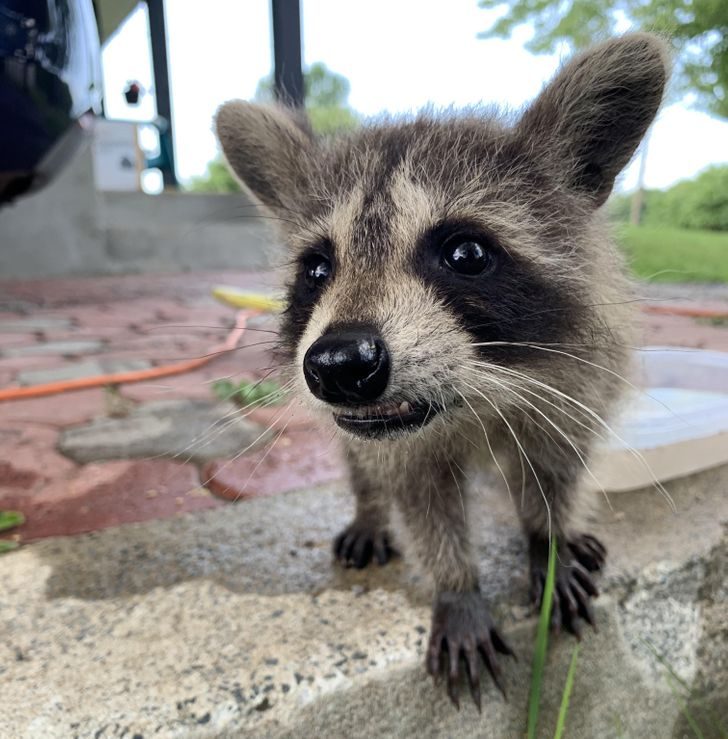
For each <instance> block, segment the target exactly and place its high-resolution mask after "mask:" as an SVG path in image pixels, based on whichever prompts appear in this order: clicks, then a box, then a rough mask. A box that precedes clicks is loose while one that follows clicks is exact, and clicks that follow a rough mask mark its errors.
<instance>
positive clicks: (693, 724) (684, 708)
mask: <svg viewBox="0 0 728 739" xmlns="http://www.w3.org/2000/svg"><path fill="white" fill-rule="evenodd" d="M665 679H666V680H667V684H668V685H669V686H670V690H671V691H672V694H673V695H674V696H675V700H676V701H677V702H678V703H679V704H680V712H681V713H682V715H683V716H684V717H685V720H686V721H687V722H688V724H689V726H690V728H691V729H692V730H693V734H695V737H696V739H705V736H704V734H703V732H702V731H701V730H700V727H699V726H698V724H697V721H695V719H694V718H693V715H692V713H690V709H689V708H688V703H687V701H686V700H685V698H683V697H682V695H680V691H679V690H678V689H677V686H676V685H675V681H674V680H673V679H672V677H670V675H669V674H668V675H666V676H665Z"/></svg>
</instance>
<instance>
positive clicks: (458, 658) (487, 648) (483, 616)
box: [426, 591, 513, 711]
mask: <svg viewBox="0 0 728 739" xmlns="http://www.w3.org/2000/svg"><path fill="white" fill-rule="evenodd" d="M496 651H498V652H501V653H503V654H512V653H513V652H512V650H511V649H510V647H509V646H508V645H507V644H506V642H505V641H504V640H503V639H502V638H501V636H500V635H499V634H498V633H497V632H496V630H495V628H494V627H493V623H492V621H491V619H490V616H489V615H488V611H487V609H486V607H485V603H484V601H483V599H482V596H481V595H480V593H479V592H477V591H470V592H466V593H452V592H451V593H441V594H440V595H439V596H438V599H437V601H436V602H435V607H434V610H433V616H432V631H431V634H430V642H429V646H428V650H427V658H426V664H427V671H428V672H429V673H430V674H431V675H433V676H437V675H440V674H443V673H445V674H446V676H447V693H448V696H449V697H450V700H451V701H452V703H453V705H454V706H455V707H456V708H458V709H459V708H460V696H459V691H458V685H459V682H460V677H461V675H462V674H463V673H464V674H465V677H466V678H467V681H468V686H469V689H470V695H471V696H472V699H473V703H474V704H475V706H476V707H477V709H478V711H480V710H481V685H480V671H481V669H482V668H481V664H480V660H481V658H482V660H483V662H484V663H485V666H486V668H487V670H488V672H489V673H490V674H491V676H492V678H493V681H494V682H495V684H496V686H497V687H498V689H499V690H500V691H501V692H502V693H503V695H504V696H505V689H504V686H503V683H502V680H501V673H500V668H499V666H498V662H497V657H496ZM463 663H464V665H463Z"/></svg>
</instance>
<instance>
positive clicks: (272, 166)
mask: <svg viewBox="0 0 728 739" xmlns="http://www.w3.org/2000/svg"><path fill="white" fill-rule="evenodd" d="M215 131H216V134H217V138H218V140H219V141H220V145H221V146H222V151H223V154H224V156H225V159H226V160H227V163H228V166H229V167H230V169H231V171H232V172H233V174H234V175H235V176H236V177H237V178H238V179H239V180H240V182H241V184H242V185H244V186H245V188H246V189H247V190H249V191H250V192H251V193H252V194H253V196H255V197H256V198H257V199H258V200H259V201H260V202H261V203H262V204H263V205H265V206H266V207H267V208H269V209H270V210H272V211H283V210H287V209H294V208H295V207H296V202H297V200H298V198H299V197H301V196H302V194H303V192H305V190H306V185H307V182H308V177H309V161H310V158H311V153H312V151H313V148H314V146H315V144H314V139H313V136H312V134H311V131H310V129H309V127H308V125H307V122H306V121H305V119H304V118H303V116H302V115H301V114H298V113H297V112H296V111H294V110H291V109H288V108H284V107H282V106H275V105H256V104H254V103H247V102H244V101H242V100H232V101H230V102H228V103H225V104H224V105H222V106H221V107H220V108H219V110H218V111H217V115H216V116H215Z"/></svg>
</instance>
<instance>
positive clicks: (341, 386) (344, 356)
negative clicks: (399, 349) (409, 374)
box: [303, 326, 389, 403]
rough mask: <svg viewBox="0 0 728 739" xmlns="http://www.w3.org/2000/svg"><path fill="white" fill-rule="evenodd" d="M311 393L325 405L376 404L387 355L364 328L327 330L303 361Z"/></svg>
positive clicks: (378, 340) (386, 373)
mask: <svg viewBox="0 0 728 739" xmlns="http://www.w3.org/2000/svg"><path fill="white" fill-rule="evenodd" d="M303 374H304V375H305V377H306V383H307V384H308V387H309V389H310V390H311V392H312V393H313V394H314V395H315V396H316V397H317V398H320V399H321V400H325V401H327V402H328V403H368V402H371V401H372V400H376V399H377V398H378V397H379V396H380V395H381V394H382V393H383V392H384V388H385V387H386V386H387V381H388V380H389V352H388V351H387V346H386V344H385V343H384V341H383V340H382V339H381V338H380V337H379V336H378V335H377V332H376V331H374V330H373V329H371V328H368V327H367V326H348V327H346V328H340V329H336V328H334V329H331V330H329V331H328V332H327V333H325V334H324V335H323V336H321V337H320V338H318V339H316V341H314V342H313V344H311V346H310V347H309V350H308V351H307V352H306V356H305V357H304V359H303Z"/></svg>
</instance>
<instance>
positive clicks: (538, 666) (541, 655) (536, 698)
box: [526, 536, 556, 739]
mask: <svg viewBox="0 0 728 739" xmlns="http://www.w3.org/2000/svg"><path fill="white" fill-rule="evenodd" d="M555 577H556V537H555V536H553V537H552V538H551V550H550V551H549V565H548V572H547V574H546V584H545V586H544V592H543V601H542V603H541V613H540V615H539V617H538V629H537V631H536V647H535V649H534V652H533V669H532V671H531V692H530V695H529V697H528V726H527V730H526V736H527V737H528V739H536V725H537V724H538V707H539V703H540V701H541V686H542V684H543V670H544V666H545V664H546V648H547V647H548V639H549V623H550V621H551V605H552V603H553V600H554V580H555Z"/></svg>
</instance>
